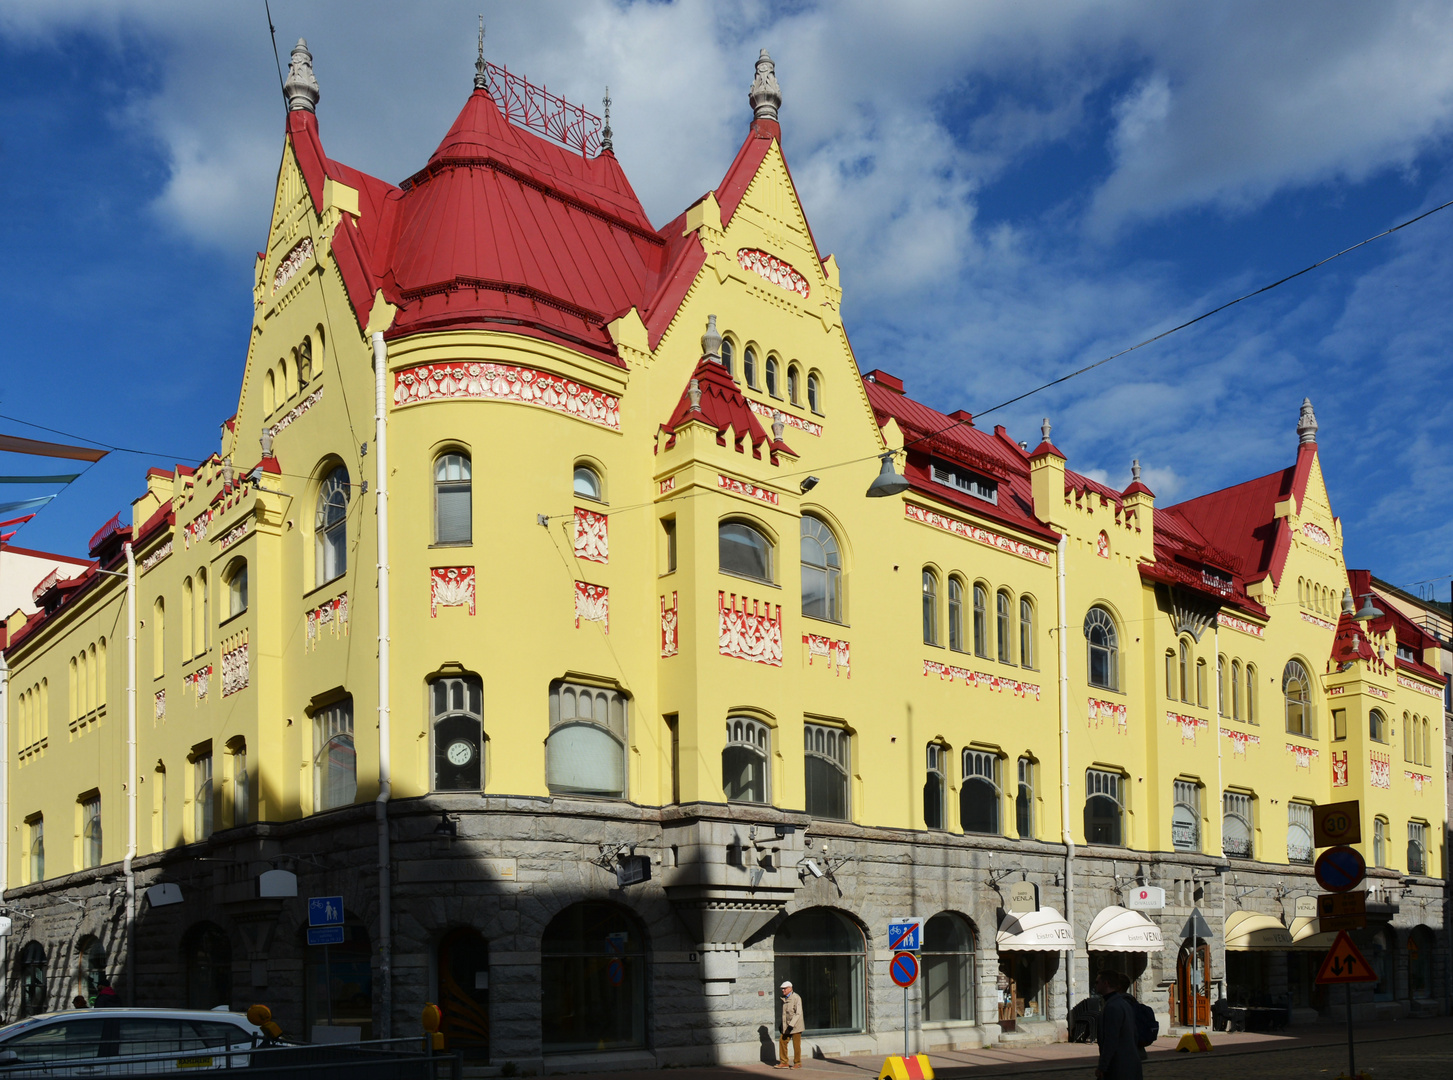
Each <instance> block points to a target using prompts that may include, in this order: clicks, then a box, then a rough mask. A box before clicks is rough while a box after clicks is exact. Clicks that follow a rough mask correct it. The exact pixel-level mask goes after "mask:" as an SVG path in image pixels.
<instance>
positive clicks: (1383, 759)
mask: <svg viewBox="0 0 1453 1080" xmlns="http://www.w3.org/2000/svg"><path fill="white" fill-rule="evenodd" d="M1367 757H1368V780H1367V782H1368V783H1369V784H1370V785H1372V786H1373V787H1376V788H1389V789H1390V788H1391V787H1392V758H1390V757H1389V756H1388V755H1387V754H1379V753H1378V752H1377V751H1376V750H1373V751H1371V752H1369V753H1368V755H1367Z"/></svg>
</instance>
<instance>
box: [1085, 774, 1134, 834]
mask: <svg viewBox="0 0 1453 1080" xmlns="http://www.w3.org/2000/svg"><path fill="white" fill-rule="evenodd" d="M1124 780H1125V778H1124V777H1123V776H1121V775H1120V774H1119V773H1115V772H1109V771H1108V770H1105V769H1086V770H1085V842H1086V843H1088V844H1114V845H1121V844H1124V843H1125V825H1124V819H1125V802H1124Z"/></svg>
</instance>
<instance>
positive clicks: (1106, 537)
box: [1095, 529, 1110, 559]
mask: <svg viewBox="0 0 1453 1080" xmlns="http://www.w3.org/2000/svg"><path fill="white" fill-rule="evenodd" d="M1095 554H1096V555H1098V556H1100V558H1102V559H1108V558H1109V557H1110V534H1109V533H1107V532H1106V531H1105V530H1104V529H1101V530H1100V535H1099V536H1098V537H1096V538H1095Z"/></svg>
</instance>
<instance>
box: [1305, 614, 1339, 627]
mask: <svg viewBox="0 0 1453 1080" xmlns="http://www.w3.org/2000/svg"><path fill="white" fill-rule="evenodd" d="M1302 621H1303V622H1309V623H1311V624H1312V625H1313V626H1320V627H1321V628H1322V629H1323V630H1336V629H1337V624H1336V623H1330V622H1328V621H1327V620H1326V619H1324V618H1322V617H1321V616H1320V615H1313V614H1312V613H1311V612H1310V611H1304V612H1302Z"/></svg>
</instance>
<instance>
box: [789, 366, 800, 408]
mask: <svg viewBox="0 0 1453 1080" xmlns="http://www.w3.org/2000/svg"><path fill="white" fill-rule="evenodd" d="M801 382H802V369H801V368H799V367H798V366H797V365H796V364H788V365H787V400H788V401H790V402H792V404H794V405H800V404H802V403H801V402H800V401H799V400H798V396H799V394H800V384H801Z"/></svg>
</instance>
